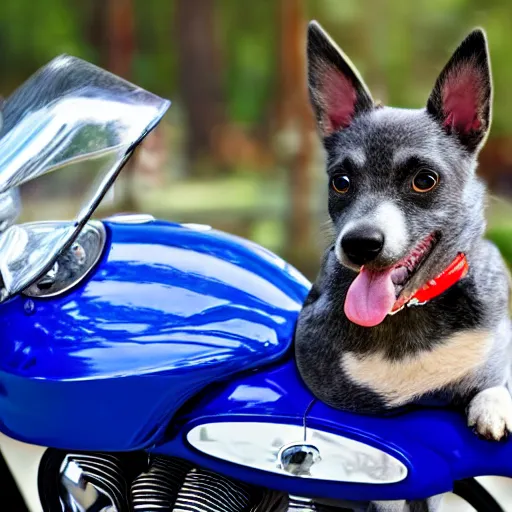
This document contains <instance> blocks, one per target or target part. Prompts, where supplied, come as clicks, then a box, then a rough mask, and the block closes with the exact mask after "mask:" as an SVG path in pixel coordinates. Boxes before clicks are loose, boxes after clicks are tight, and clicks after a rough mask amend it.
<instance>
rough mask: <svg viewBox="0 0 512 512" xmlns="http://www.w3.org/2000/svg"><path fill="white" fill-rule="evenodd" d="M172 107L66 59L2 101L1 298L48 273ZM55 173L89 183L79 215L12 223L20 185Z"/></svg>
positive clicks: (56, 61) (100, 71)
mask: <svg viewBox="0 0 512 512" xmlns="http://www.w3.org/2000/svg"><path fill="white" fill-rule="evenodd" d="M169 105H170V102H169V101H168V100H164V99H162V98H159V97H158V96H155V95H154V94H151V93H149V92H147V91H145V90H143V89H141V88H140V87H137V86H135V85H133V84H131V83H129V82H127V81H125V80H123V79H121V78H119V77H117V76H115V75H112V74H111V73H109V72H107V71H105V70H103V69H100V68H98V67H96V66H94V65H92V64H90V63H88V62H85V61H83V60H80V59H77V58H75V57H70V56H67V55H64V56H60V57H57V58H56V59H54V60H53V61H51V62H50V63H49V64H47V65H46V66H45V67H43V68H42V69H40V70H39V71H38V72H37V73H36V74H35V75H33V76H32V77H31V78H29V79H28V80H27V82H25V83H24V84H23V85H22V86H21V87H20V88H19V89H17V90H16V91H15V92H14V93H13V94H12V95H11V96H10V97H9V98H8V99H7V100H6V101H5V103H4V104H3V105H2V107H1V122H0V127H1V131H0V231H2V233H1V234H0V274H1V277H2V286H1V289H0V301H3V300H6V299H7V298H9V297H11V296H13V295H14V294H16V293H18V292H20V291H21V290H23V289H25V288H26V287H27V286H29V285H30V284H31V283H32V282H34V280H36V279H37V278H38V277H40V276H41V275H43V274H44V273H45V272H46V271H47V270H49V269H50V268H51V266H52V265H53V263H54V262H55V260H56V259H57V258H58V256H59V255H60V254H61V253H62V251H64V250H65V249H66V248H67V247H68V246H69V245H70V244H71V243H72V242H73V240H74V239H75V238H76V236H77V235H78V233H79V232H80V230H81V229H82V228H83V226H84V225H85V223H86V222H87V221H88V220H89V218H90V217H91V215H92V214H93V212H94V210H95V209H96V208H97V207H98V205H99V203H100V201H101V200H102V198H103V197H104V196H105V194H106V193H107V191H108V190H109V188H110V187H111V185H112V183H113V182H114V180H115V179H116V177H117V176H118V174H119V172H120V171H121V169H122V167H123V165H124V164H125V163H126V161H127V160H128V159H129V157H130V156H131V154H132V152H133V150H134V149H135V147H136V146H137V145H138V144H139V143H140V142H141V141H142V140H143V139H144V137H146V135H147V134H148V133H149V132H150V131H151V130H152V129H153V128H154V127H155V126H156V125H157V124H158V122H159V121H160V120H161V118H162V116H163V115H164V114H165V112H166V111H167V109H168V108H169ZM55 171H60V172H65V173H66V178H67V179H68V180H71V181H72V180H73V179H74V178H75V179H77V178H78V177H80V178H81V179H82V180H83V178H84V176H86V177H87V179H86V180H85V182H87V181H88V180H89V181H90V183H89V184H88V186H86V187H85V189H86V190H85V194H84V197H83V200H82V201H79V202H77V203H76V210H75V214H74V217H73V218H71V219H70V220H69V222H67V223H59V226H58V228H56V229H40V228H39V227H38V226H37V223H30V224H20V225H13V222H14V220H15V219H16V217H17V216H18V214H19V213H20V202H19V197H18V195H17V190H18V189H19V187H20V186H22V185H23V184H26V183H27V182H30V181H32V180H35V179H37V178H39V177H41V176H43V175H47V174H49V173H54V172H55ZM72 173H73V174H72ZM89 178H90V179H89ZM24 207H26V205H24V204H21V208H24Z"/></svg>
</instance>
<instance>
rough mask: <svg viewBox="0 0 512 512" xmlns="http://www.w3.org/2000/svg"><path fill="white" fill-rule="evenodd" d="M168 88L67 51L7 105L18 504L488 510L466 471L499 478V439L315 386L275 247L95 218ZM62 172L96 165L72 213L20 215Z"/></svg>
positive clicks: (0, 165)
mask: <svg viewBox="0 0 512 512" xmlns="http://www.w3.org/2000/svg"><path fill="white" fill-rule="evenodd" d="M169 105H170V102H169V101H167V100H164V99H162V98H159V97H157V96H156V95H154V94H151V93H149V92H147V91H145V90H143V89H141V88H139V87H137V86H135V85H133V84H131V83H129V82H126V81H125V80H122V79H121V78H119V77H116V76H114V75H112V74H110V73H108V72H106V71H104V70H102V69H100V68H98V67H95V66H93V65H91V64H89V63H87V62H85V61H82V60H80V59H77V58H74V57H70V56H61V57H58V58H56V59H54V60H53V61H51V62H50V63H49V64H48V65H46V66H45V67H43V68H42V69H41V70H39V71H38V72H37V73H36V74H35V75H33V76H32V77H31V78H30V79H29V80H28V81H27V82H25V83H24V84H23V85H22V86H21V87H20V88H19V89H18V90H16V91H15V92H14V93H13V94H12V95H11V96H10V97H9V98H8V99H7V100H6V102H5V103H4V105H3V106H2V116H1V117H2V123H1V124H2V128H1V138H0V205H1V207H0V221H1V234H0V275H1V280H0V308H1V312H2V313H1V314H2V324H1V325H2V326H1V329H2V336H1V342H0V431H1V433H2V437H1V438H0V447H1V451H2V454H3V459H4V461H5V464H6V467H7V468H8V470H9V474H7V473H6V475H7V476H4V478H3V480H4V482H3V483H2V482H0V488H2V487H3V489H4V490H3V492H4V493H5V492H6V491H7V487H8V486H9V485H11V487H12V488H11V491H12V493H14V492H18V491H19V493H20V495H21V497H22V498H23V500H24V502H25V504H26V506H27V508H28V509H29V510H30V511H31V512H36V511H41V510H42V511H43V512H124V511H129V510H133V511H139V512H140V511H147V512H149V511H155V510H162V511H171V510H175V511H178V510H179V511H196V512H243V511H252V512H256V511H259V512H271V511H276V512H277V511H286V510H289V511H292V510H294V511H299V510H302V511H312V510H319V511H320V510H325V511H327V510H329V511H340V510H347V509H349V510H366V508H367V506H368V504H369V502H371V501H375V500H403V499H408V500H414V499H421V498H426V497H429V496H433V495H438V494H441V493H447V492H454V493H455V494H458V495H459V496H461V497H462V498H464V499H465V500H466V501H467V502H468V503H470V504H471V505H472V506H473V507H474V508H475V509H477V510H481V511H483V510H485V511H486V512H493V511H499V510H502V509H501V508H500V506H499V504H498V503H497V502H496V501H495V500H494V498H493V497H492V496H491V495H490V494H489V493H488V492H487V491H486V490H485V488H484V487H483V486H482V485H481V484H480V483H479V482H478V480H476V478H475V477H478V476H481V475H500V476H507V477H510V476H512V463H511V462H510V461H511V460H512V444H511V443H510V442H505V443H490V442H487V441H483V440H480V439H478V438H477V437H476V436H475V435H474V434H473V433H472V432H471V431H470V429H468V428H467V426H466V424H465V420H464V418H463V416H462V415H461V414H459V413H458V412H455V411H451V410H448V409H440V408H422V409H419V408H418V409H412V410H408V411H401V412H397V413H396V414H391V415H389V416H386V417H370V416H359V415H355V414H351V413H347V412H343V411H337V410H334V409H332V408H330V407H328V406H327V405H325V404H323V403H322V402H320V401H319V400H318V399H316V398H315V397H314V396H313V395H312V394H311V392H310V391H309V390H308V389H307V387H306V386H305V385H304V383H303V382H302V380H301V378H300V376H299V374H298V372H297V368H296V366H295V362H294V357H293V334H294V325H295V321H296V318H297V315H298V313H299V311H300V309H301V305H302V303H303V301H304V299H305V297H306V295H307V293H308V290H309V287H310V283H309V282H308V280H307V279H306V278H304V277H303V276H302V275H301V274H300V273H299V272H298V271H297V270H296V269H295V268H293V267H292V266H290V265H289V264H288V263H286V262H285V261H283V260H282V259H281V258H279V257H277V256H276V255H274V254H273V253H271V252H269V251H267V250H266V249H264V248H262V247H260V246H259V245H257V244H255V243H253V242H250V241H248V240H245V239H242V238H239V237H236V236H233V235H230V234H227V233H224V232H221V231H218V230H215V229H212V228H211V227H209V226H207V225H197V224H177V223H172V222H167V221H163V220H157V219H154V218H153V217H151V216H150V215H144V214H119V215H114V216H111V217H108V218H105V219H101V220H98V219H93V218H92V216H93V214H94V211H95V210H96V208H97V207H98V205H99V204H100V202H101V200H102V198H104V197H105V195H106V194H107V193H108V191H109V189H111V187H112V184H113V182H114V180H115V179H116V178H117V176H118V175H119V173H120V171H121V169H122V168H123V166H124V165H125V163H126V162H127V161H128V159H129V158H130V157H131V155H132V154H133V152H134V150H135V149H136V148H137V146H138V145H139V144H140V143H141V142H142V140H144V138H145V137H146V136H147V134H148V133H149V132H150V131H151V130H152V129H153V128H154V127H155V126H156V125H157V124H158V123H159V121H160V120H161V118H162V116H163V115H164V113H165V112H166V111H167V109H168V108H169ZM58 171H65V173H64V174H62V176H64V177H65V178H66V179H67V182H68V183H75V182H77V181H79V182H80V183H84V182H85V181H90V182H91V184H90V186H89V188H88V191H87V193H86V194H85V199H84V200H83V202H82V203H81V204H79V205H77V206H78V207H77V208H76V215H75V216H74V218H73V219H72V220H66V221H56V220H44V221H34V222H24V223H17V222H16V221H17V219H18V217H19V215H20V213H21V212H22V211H23V208H22V206H24V202H23V198H22V197H21V196H22V194H21V195H20V190H21V189H22V187H23V186H25V185H26V184H30V183H32V182H33V181H34V180H36V179H40V178H41V177H48V176H50V175H53V173H55V172H58ZM72 172H74V174H73V175H72V174H71V173H72ZM83 188H87V187H83ZM40 213H41V214H43V213H44V212H40ZM9 475H10V476H9ZM11 477H12V478H11ZM9 482H10V484H9ZM15 487H16V488H17V491H16V490H15ZM11 495H13V494H11ZM1 507H2V510H16V509H15V508H14V509H13V508H12V506H11V508H9V507H7V508H4V507H6V504H2V505H1Z"/></svg>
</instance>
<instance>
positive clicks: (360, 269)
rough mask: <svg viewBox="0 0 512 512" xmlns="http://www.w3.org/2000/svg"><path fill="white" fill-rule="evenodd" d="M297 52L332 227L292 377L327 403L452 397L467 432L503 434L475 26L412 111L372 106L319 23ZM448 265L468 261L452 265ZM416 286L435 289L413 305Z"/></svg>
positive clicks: (365, 408)
mask: <svg viewBox="0 0 512 512" xmlns="http://www.w3.org/2000/svg"><path fill="white" fill-rule="evenodd" d="M307 52H308V80H309V92H310V98H311V103H312V106H313V109H314V112H315V115H316V119H317V123H318V128H319V131H320V134H321V137H322V142H323V145H324V147H325V150H326V154H327V174H328V179H329V193H328V194H329V197H328V209H329V215H330V218H331V220H332V225H333V229H334V231H335V233H336V238H335V241H333V243H332V244H331V246H330V247H329V248H328V250H327V251H326V252H325V255H324V257H323V261H322V265H321V270H320V272H319V275H318V277H317V279H316V281H315V283H314V285H313V287H312V288H311V291H310V293H309V296H308V297H307V299H306V301H305V304H304V308H303V311H302V312H301V314H300V317H299V321H298V324H297V328H296V336H295V350H296V357H297V362H298V366H299V370H300V373H301V375H302V377H303V378H304V380H305V382H306V383H307V385H308V386H309V387H310V388H311V390H312V391H313V392H314V393H315V395H316V396H317V397H319V398H320V399H321V400H323V401H324V402H326V403H327V404H329V405H331V406H333V407H336V408H340V409H345V410H351V411H355V412H361V413H379V412H382V411H385V410H389V409H393V408H396V407H400V406H404V405H407V404H412V403H421V402H426V401H438V402H441V403H451V404H453V405H455V406H458V407H462V408H464V409H465V410H466V413H467V419H468V424H469V426H470V427H473V428H474V429H475V431H476V433H477V434H479V435H481V436H483V437H485V438H488V439H492V440H496V441H498V440H501V439H503V438H505V437H506V436H507V434H508V433H509V432H510V430H511V429H512V398H511V395H510V391H509V382H510V366H511V365H510V361H511V355H510V346H511V343H510V337H511V336H510V334H511V326H510V320H509V278H508V271H507V269H506V266H505V264H504V262H503V260H502V258H501V256H500V253H499V251H498V250H497V248H496V247H495V246H494V245H492V244H491V243H490V242H489V241H486V240H484V238H483V235H484V231H485V220H484V198H485V187H484V185H483V184H482V182H481V181H480V180H479V179H478V177H477V176H476V172H475V170H476V167H477V156H478V153H479V151H480V149H481V148H482V146H483V144H484V142H485V139H486V137H487V134H488V132H489V127H490V124H491V106H492V105H491V104H492V90H491V76H490V65H489V55H488V50H487V42H486V37H485V34H484V32H483V31H482V30H480V29H477V30H474V31H473V32H471V33H470V34H469V35H468V36H467V37H466V39H465V40H464V41H463V42H462V43H461V44H460V46H459V47H458V48H457V50H456V51H455V53H454V54H453V56H452V57H451V59H450V60H449V62H448V64H447V65H446V66H445V68H444V69H443V70H442V72H441V74H440V75H439V77H438V78H437V81H436V82H435V85H434V88H433V90H432V93H431V95H430V97H429V98H428V101H427V104H426V108H423V109H418V110H407V109H399V108H390V107H384V106H380V105H377V104H376V103H375V102H374V100H373V99H372V97H371V95H370V92H369V90H368V88H367V87H366V85H365V84H364V82H363V81H362V79H361V78H360V77H359V75H358V73H357V71H356V70H355V68H354V67H353V65H352V64H351V62H350V60H349V59H348V58H347V57H346V56H345V55H344V54H343V52H342V51H341V50H340V49H339V48H338V47H337V46H336V45H335V43H334V42H333V41H332V40H331V39H330V38H329V36H328V35H327V34H326V33H325V32H324V31H323V30H322V28H321V27H320V26H319V25H318V24H317V23H315V22H312V23H311V24H310V26H309V32H308V49H307ZM454 262H457V264H456V265H455V267H457V268H459V269H460V268H466V270H467V271H465V272H459V274H456V272H455V270H456V269H455V267H454ZM465 265H467V266H466V267H465ZM452 271H453V272H455V274H454V273H453V272H452ZM453 275H456V278H455V279H453ZM447 276H448V277H447ZM450 276H452V277H451V278H452V281H453V282H450V285H449V286H446V285H445V287H444V288H443V287H441V288H439V286H440V284H437V285H436V278H439V280H438V281H439V283H442V282H445V283H446V282H447V279H448V281H449V279H450ZM429 286H430V287H431V290H430V292H429V291H428V288H429ZM426 289H427V292H425V290H426ZM436 290H437V291H436ZM418 292H421V293H423V295H424V296H425V293H426V294H427V296H428V293H431V296H430V297H429V299H428V300H426V302H425V301H424V300H423V301H420V302H422V303H420V304H418V300H417V299H416V296H417V293H418Z"/></svg>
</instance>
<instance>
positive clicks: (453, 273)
mask: <svg viewBox="0 0 512 512" xmlns="http://www.w3.org/2000/svg"><path fill="white" fill-rule="evenodd" d="M468 269H469V265H468V261H467V259H466V255H465V254H463V253H459V254H457V256H456V257H455V259H454V260H453V261H452V262H451V263H450V264H449V265H448V267H446V269H445V270H443V272H441V273H440V274H439V275H438V276H437V277H436V278H434V279H432V280H430V281H429V282H428V283H426V284H425V285H423V287H421V288H420V289H419V290H418V291H417V292H416V293H415V294H414V295H413V296H412V297H409V298H401V299H400V300H397V301H396V302H395V305H394V306H393V309H392V310H391V313H390V315H394V314H395V313H398V312H399V311H401V310H402V309H403V308H404V307H405V306H421V305H422V304H425V303H426V302H428V301H429V300H431V299H433V298H435V297H437V296H439V295H441V293H443V292H445V291H446V290H448V288H450V286H453V285H454V284H455V283H457V282H458V281H460V280H461V279H462V278H463V277H465V276H466V274H467V273H468Z"/></svg>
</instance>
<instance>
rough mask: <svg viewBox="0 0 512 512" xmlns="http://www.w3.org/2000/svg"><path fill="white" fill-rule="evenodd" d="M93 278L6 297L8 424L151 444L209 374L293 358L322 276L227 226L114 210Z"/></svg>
mask: <svg viewBox="0 0 512 512" xmlns="http://www.w3.org/2000/svg"><path fill="white" fill-rule="evenodd" d="M106 226H107V231H108V242H107V247H108V250H107V251H106V253H105V254H104V256H103V258H102V260H101V262H100V263H99V265H98V267H97V268H96V270H95V272H94V273H93V275H92V276H91V278H90V279H89V280H88V281H87V282H86V283H83V284H82V285H81V286H80V287H79V288H77V289H74V290H72V291H71V292H70V293H68V294H66V295H65V296H62V297H58V298H55V299H46V300H45V299H39V300H37V299H27V298H24V297H21V296H18V297H16V298H14V299H13V300H11V301H9V302H7V303H5V304H4V305H2V323H1V328H0V329H1V338H0V339H1V342H0V430H2V431H3V432H4V433H6V434H7V435H10V436H12V437H14V438H16V439H20V440H22V441H25V442H29V443H35V444H42V445H45V446H52V447H56V448H69V449H75V450H110V451H116V450H135V449H140V448H144V447H148V446H151V445H152V444H153V443H155V440H156V439H158V437H159V435H160V434H161V432H163V431H164V430H165V428H166V426H167V425H168V423H169V421H170V420H171V419H172V417H173V415H174V413H175V412H176V410H177V409H178V408H179V407H180V406H181V405H182V404H183V403H184V402H185V401H186V400H188V399H189V398H191V397H192V396H194V395H196V394H197V393H199V392H200V391H201V390H202V389H204V388H205V387H206V386H208V385H210V384H212V383H214V382H217V381H219V380H222V379H227V378H229V377H231V376H232V375H233V374H235V373H238V372H243V371H247V370H249V369H252V368H256V367H258V366H262V365H263V364H269V363H272V362H275V361H277V360H279V359H281V358H282V357H283V356H284V355H285V354H286V353H287V352H288V351H289V349H290V344H291V339H292V333H293V329H294V324H295V319H296V317H297V314H298V311H299V310H300V307H301V304H302V302H303V300H304V297H305V295H306V293H307V291H308V288H309V283H308V281H307V280H305V279H304V278H303V277H302V276H301V275H300V274H299V273H298V272H297V271H296V270H294V269H293V268H292V267H290V266H289V265H288V264H286V263H285V262H283V261H282V260H281V259H279V258H277V257H276V256H274V255H273V254H271V253H269V252H268V251H266V250H265V249H263V248H261V247H259V246H257V245H256V244H253V243H251V242H248V241H245V240H242V239H240V238H237V237H234V236H231V235H227V234H223V233H220V232H218V231H215V230H209V231H204V230H196V229H189V228H187V227H184V226H180V225H177V224H171V223H167V222H161V221H152V222H150V223H145V224H121V223H116V222H115V221H109V222H107V223H106Z"/></svg>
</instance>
